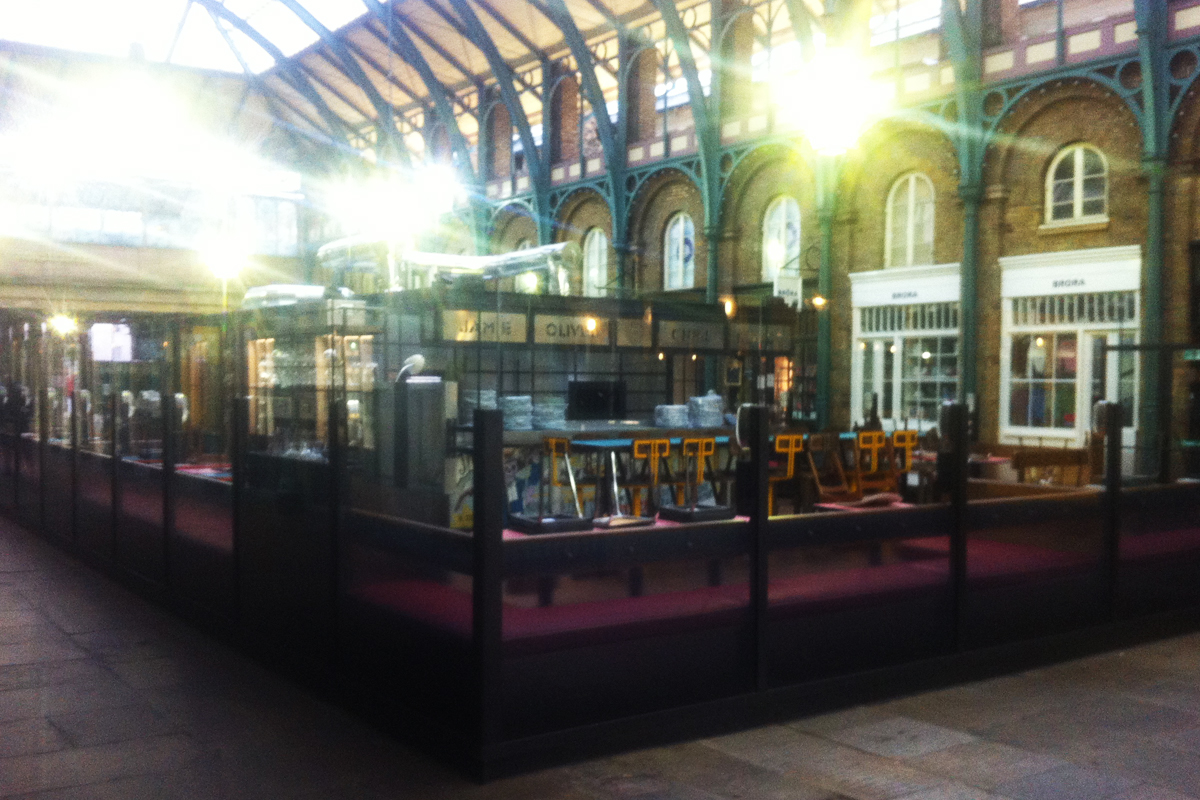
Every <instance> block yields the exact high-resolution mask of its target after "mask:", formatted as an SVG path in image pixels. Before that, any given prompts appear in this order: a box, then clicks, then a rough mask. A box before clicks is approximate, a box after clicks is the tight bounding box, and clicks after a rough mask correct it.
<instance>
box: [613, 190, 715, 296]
mask: <svg viewBox="0 0 1200 800" xmlns="http://www.w3.org/2000/svg"><path fill="white" fill-rule="evenodd" d="M680 211H684V212H687V213H688V214H690V215H691V217H692V222H693V223H695V226H696V284H695V285H696V288H700V287H703V286H705V285H706V278H707V275H708V273H707V270H708V239H707V238H706V237H705V235H704V203H703V201H702V200H701V197H700V190H699V189H698V188H696V185H695V184H694V183H692V182H691V181H690V180H689V179H687V178H686V177H685V176H684V175H682V174H681V173H679V172H676V171H675V170H664V171H663V172H661V173H659V174H658V175H657V176H655V177H653V178H651V179H650V180H649V181H647V183H646V186H645V187H644V188H643V189H642V193H641V195H639V197H638V198H637V200H636V202H635V203H634V205H633V210H632V212H631V213H630V245H631V246H632V248H633V253H634V257H633V259H632V262H633V264H635V266H634V267H633V272H634V280H635V282H636V283H635V288H636V289H637V290H639V291H642V292H661V291H662V290H663V234H664V233H665V232H666V229H667V222H668V220H670V218H671V217H673V216H674V215H675V214H677V213H679V212H680Z"/></svg>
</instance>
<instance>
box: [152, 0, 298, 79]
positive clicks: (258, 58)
mask: <svg viewBox="0 0 1200 800" xmlns="http://www.w3.org/2000/svg"><path fill="white" fill-rule="evenodd" d="M219 24H220V25H221V26H222V27H224V28H225V30H226V31H227V32H228V34H229V38H230V40H231V41H233V42H234V43H235V44H236V45H237V47H238V50H239V52H240V53H241V56H242V58H243V59H244V60H245V61H246V64H247V66H248V67H249V68H250V70H251V71H253V72H258V71H261V70H264V69H269V68H270V67H271V66H272V65H273V64H274V63H275V61H274V59H272V58H271V57H270V56H269V55H267V54H266V53H264V52H263V51H262V49H261V48H260V47H259V46H258V45H256V44H254V43H253V42H252V41H250V40H249V39H248V38H246V37H245V36H244V35H243V34H242V33H241V32H240V31H238V30H236V29H234V28H232V27H231V26H230V25H229V24H228V23H225V22H221V23H219ZM217 25H218V22H217V21H216V20H214V19H213V18H212V17H211V16H209V14H208V12H207V11H205V10H204V9H203V8H201V7H200V6H195V5H194V6H192V9H191V11H190V12H189V13H188V17H187V20H185V22H184V25H183V27H182V29H180V31H179V40H178V41H177V42H176V43H175V49H174V51H173V52H172V53H171V63H172V64H180V65H183V66H186V67H201V68H204V69H219V70H225V71H227V72H241V71H242V63H241V61H239V60H238V57H237V56H236V55H234V53H233V51H232V50H231V49H230V48H229V44H228V43H227V42H226V40H225V37H223V36H222V35H221V32H220V31H219V30H218V29H217Z"/></svg>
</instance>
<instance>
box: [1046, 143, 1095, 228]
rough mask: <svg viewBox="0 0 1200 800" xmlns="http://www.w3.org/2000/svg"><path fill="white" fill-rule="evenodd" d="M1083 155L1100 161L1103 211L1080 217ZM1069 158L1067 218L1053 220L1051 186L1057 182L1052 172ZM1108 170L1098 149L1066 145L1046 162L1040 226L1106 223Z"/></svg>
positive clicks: (1081, 212)
mask: <svg viewBox="0 0 1200 800" xmlns="http://www.w3.org/2000/svg"><path fill="white" fill-rule="evenodd" d="M1087 152H1092V153H1095V154H1096V156H1097V157H1099V159H1100V164H1101V165H1102V166H1103V167H1104V171H1103V172H1102V173H1101V174H1100V177H1102V178H1103V179H1104V211H1102V212H1101V213H1099V214H1084V213H1083V201H1084V197H1083V182H1084V177H1085V176H1084V174H1083V162H1084V154H1085V153H1087ZM1068 158H1070V159H1072V160H1073V162H1074V163H1073V164H1072V172H1071V178H1070V181H1071V216H1069V217H1063V218H1062V219H1055V218H1054V186H1055V184H1056V183H1057V181H1056V180H1055V178H1054V174H1055V172H1057V171H1058V166H1059V164H1061V163H1062V162H1063V161H1065V160H1066V159H1068ZM1108 176H1109V169H1108V159H1107V158H1105V156H1104V152H1103V151H1102V150H1100V148H1098V147H1095V146H1093V145H1090V144H1087V143H1086V142H1077V143H1076V144H1072V145H1068V146H1066V147H1064V148H1063V149H1062V150H1060V151H1059V153H1058V155H1056V156H1055V157H1054V160H1053V161H1051V162H1050V168H1049V169H1048V170H1046V186H1045V203H1046V210H1045V215H1044V223H1043V227H1047V228H1060V227H1064V226H1068V225H1089V224H1093V223H1104V222H1108V190H1109V180H1108Z"/></svg>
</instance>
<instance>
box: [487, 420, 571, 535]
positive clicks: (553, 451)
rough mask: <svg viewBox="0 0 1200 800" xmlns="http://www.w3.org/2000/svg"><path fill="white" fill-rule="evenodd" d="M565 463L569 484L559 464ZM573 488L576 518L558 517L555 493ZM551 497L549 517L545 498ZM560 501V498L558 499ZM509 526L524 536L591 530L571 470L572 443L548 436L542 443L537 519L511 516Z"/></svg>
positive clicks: (564, 439)
mask: <svg viewBox="0 0 1200 800" xmlns="http://www.w3.org/2000/svg"><path fill="white" fill-rule="evenodd" d="M560 458H561V459H562V461H563V464H564V465H565V466H566V473H567V480H568V481H569V482H568V483H563V482H562V480H561V478H560V474H559V471H558V466H559V465H558V460H559V459H560ZM547 459H548V460H549V466H550V471H549V474H548V475H547V474H546V463H547ZM567 487H570V489H571V498H572V499H573V500H574V501H575V516H574V517H570V516H566V517H560V516H558V515H556V514H555V506H554V490H555V489H559V490H562V489H564V488H567ZM547 493H549V495H550V503H549V505H550V513H549V514H547V513H546V505H547V503H546V494H547ZM559 496H560V497H561V494H560V495H559ZM508 524H509V527H511V528H512V529H513V530H517V531H521V532H523V533H557V532H564V531H580V530H588V529H589V528H591V527H592V520H591V518H590V517H585V516H584V515H583V503H581V502H580V500H579V486H578V484H577V483H576V482H575V470H574V468H573V467H572V466H571V442H570V440H569V439H566V438H562V437H557V436H548V437H546V438H545V439H543V440H542V479H541V480H540V481H539V482H538V508H537V515H536V516H531V515H528V514H510V515H509V517H508Z"/></svg>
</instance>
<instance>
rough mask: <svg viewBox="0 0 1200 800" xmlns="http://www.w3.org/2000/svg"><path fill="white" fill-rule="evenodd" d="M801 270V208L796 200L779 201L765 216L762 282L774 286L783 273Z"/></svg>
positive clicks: (776, 199) (787, 198)
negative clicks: (776, 279) (781, 272)
mask: <svg viewBox="0 0 1200 800" xmlns="http://www.w3.org/2000/svg"><path fill="white" fill-rule="evenodd" d="M799 269H800V204H799V203H797V202H796V198H794V197H787V196H786V195H785V196H783V197H776V198H775V199H774V200H772V201H771V205H769V206H767V213H766V214H765V215H764V216H763V231H762V279H763V282H764V283H770V282H771V281H773V280H775V277H776V276H777V275H778V274H779V272H780V270H784V271H787V272H796V271H798V270H799Z"/></svg>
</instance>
